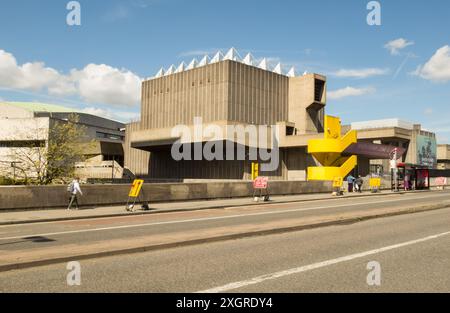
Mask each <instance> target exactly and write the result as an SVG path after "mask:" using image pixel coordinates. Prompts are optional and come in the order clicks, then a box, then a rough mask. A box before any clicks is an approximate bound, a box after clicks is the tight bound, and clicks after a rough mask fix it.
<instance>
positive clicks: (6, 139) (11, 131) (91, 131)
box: [0, 102, 125, 179]
mask: <svg viewBox="0 0 450 313" xmlns="http://www.w3.org/2000/svg"><path fill="white" fill-rule="evenodd" d="M72 113H76V114H77V115H78V117H79V121H78V124H80V125H82V126H84V128H85V130H86V138H85V140H86V142H88V141H91V140H92V139H94V142H93V143H92V144H89V145H87V146H86V147H87V149H86V150H85V156H86V157H87V158H88V160H87V161H86V162H82V163H78V164H77V166H76V167H77V174H78V175H80V176H81V177H82V178H84V179H86V178H111V176H112V175H113V174H112V173H113V171H114V172H115V176H116V177H120V178H121V177H122V171H123V168H122V167H123V157H124V156H123V141H124V137H125V131H124V129H125V125H124V124H122V123H119V122H116V121H112V120H109V119H106V118H102V117H98V116H94V115H91V114H85V113H82V112H77V111H74V110H73V109H68V108H65V107H61V106H57V105H51V104H41V103H23V102H0V123H1V125H2V127H1V128H0V176H18V177H20V166H21V165H20V164H19V163H18V162H17V160H16V159H17V155H16V153H15V151H17V150H18V149H20V150H21V151H23V154H24V155H28V156H29V157H31V156H33V153H32V152H33V149H34V148H35V147H40V146H44V147H45V146H46V144H47V142H48V140H49V131H50V129H51V128H52V126H53V125H54V123H56V122H57V121H67V118H68V117H69V115H70V114H72ZM27 151H28V152H27ZM34 175H35V174H33V173H27V176H28V177H33V176H34Z"/></svg>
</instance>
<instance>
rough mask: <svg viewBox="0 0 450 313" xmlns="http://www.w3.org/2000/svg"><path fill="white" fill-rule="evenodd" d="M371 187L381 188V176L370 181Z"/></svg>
mask: <svg viewBox="0 0 450 313" xmlns="http://www.w3.org/2000/svg"><path fill="white" fill-rule="evenodd" d="M369 184H370V187H372V188H380V186H381V178H379V177H378V178H377V177H376V178H371V179H370V181H369Z"/></svg>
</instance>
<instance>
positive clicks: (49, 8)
mask: <svg viewBox="0 0 450 313" xmlns="http://www.w3.org/2000/svg"><path fill="white" fill-rule="evenodd" d="M68 2H69V1H65V0H39V1H30V0H14V1H13V0H2V1H1V3H0V99H2V100H8V101H41V102H50V103H59V104H63V105H66V106H72V107H76V108H79V109H83V110H86V111H87V112H92V113H98V114H102V115H105V116H110V117H113V118H116V119H121V120H124V121H127V120H130V119H136V118H137V117H138V112H139V103H138V102H139V90H138V87H136V86H138V85H139V80H140V79H143V78H146V77H150V76H153V75H154V74H155V73H156V72H157V71H158V69H159V68H160V67H161V66H164V67H165V68H167V67H168V66H170V65H171V64H175V65H177V64H179V63H180V62H181V61H185V62H189V61H190V60H191V59H192V58H193V57H197V58H200V57H201V56H202V54H203V53H210V55H211V54H213V53H214V52H215V51H216V50H217V49H222V51H224V52H225V50H227V49H228V48H230V47H235V48H236V49H237V50H238V51H239V52H240V54H241V55H242V56H244V55H245V53H247V52H251V53H252V54H253V55H254V56H255V57H256V58H261V57H267V58H269V60H270V61H271V62H272V66H274V65H275V64H276V63H277V62H278V61H279V62H281V63H282V64H283V69H284V70H288V69H289V67H290V66H295V68H296V71H297V74H301V73H303V72H304V71H308V72H318V73H322V74H325V75H327V78H328V92H329V98H328V104H327V113H328V114H332V115H339V116H340V117H341V118H342V120H343V122H344V123H349V122H353V121H362V120H371V119H379V118H393V117H398V118H401V119H404V120H409V121H412V122H417V123H422V125H423V127H425V128H427V129H430V130H433V131H436V132H437V133H438V140H439V141H440V142H443V143H450V47H449V46H450V31H449V30H450V18H449V15H450V2H449V1H448V0H429V1H407V0H396V1H392V0H391V1H387V0H385V1H379V3H380V4H381V25H380V26H369V25H368V24H367V22H366V16H367V14H368V13H369V11H368V10H367V8H366V5H367V3H368V2H369V1H366V0H347V1H335V0H318V1H298V0H296V1H273V0H272V1H264V0H247V1H246V0H228V1H225V0H222V1H213V0H209V1H206V0H122V1H118V0H110V1H104V0H84V1H83V0H80V1H79V3H80V4H81V25H80V26H68V25H67V23H66V16H67V14H68V13H69V11H68V10H67V9H66V5H67V3H68Z"/></svg>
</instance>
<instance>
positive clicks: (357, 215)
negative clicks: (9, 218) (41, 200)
mask: <svg viewBox="0 0 450 313" xmlns="http://www.w3.org/2000/svg"><path fill="white" fill-rule="evenodd" d="M444 207H450V191H433V192H422V193H406V194H383V195H380V196H377V197H375V196H363V197H347V198H332V199H330V198H325V199H317V200H311V201H307V202H305V201H297V202H285V203H269V204H260V205H247V206H236V207H227V208H224V209H222V210H217V209H204V210H193V211H192V210H185V211H177V212H166V213H164V214H158V213H156V214H145V215H142V214H141V215H126V216H115V217H102V218H100V217H95V218H85V219H80V220H67V221H53V222H40V223H26V224H16V225H3V226H0V271H8V270H13V269H17V268H27V267H34V266H42V265H48V264H55V263H61V262H68V261H71V260H86V259H92V258H98V257H106V256H112V255H119V254H120V255H122V254H129V253H136V252H144V251H149V250H166V249H168V248H175V247H180V246H194V245H198V244H205V243H212V242H218V241H225V240H231V239H239V238H244V237H252V236H263V235H265V236H266V235H272V234H276V233H285V232H294V231H298V230H306V229H311V228H319V227H325V226H331V225H348V224H351V223H356V222H361V221H364V220H368V219H374V218H381V217H389V216H395V215H401V214H408V213H417V212H422V211H430V210H436V209H442V208H444Z"/></svg>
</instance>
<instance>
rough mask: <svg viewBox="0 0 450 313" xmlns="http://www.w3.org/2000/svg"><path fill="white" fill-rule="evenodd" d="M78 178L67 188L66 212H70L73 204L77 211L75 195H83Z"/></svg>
mask: <svg viewBox="0 0 450 313" xmlns="http://www.w3.org/2000/svg"><path fill="white" fill-rule="evenodd" d="M79 181H80V178H79V177H76V178H75V179H74V180H72V182H71V183H70V184H69V186H68V187H67V191H68V192H69V193H70V198H69V199H70V200H69V206H68V207H67V210H70V209H71V208H72V205H73V204H75V206H76V209H77V210H78V198H77V194H78V193H79V194H80V195H83V192H82V191H81V188H80V182H79Z"/></svg>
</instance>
